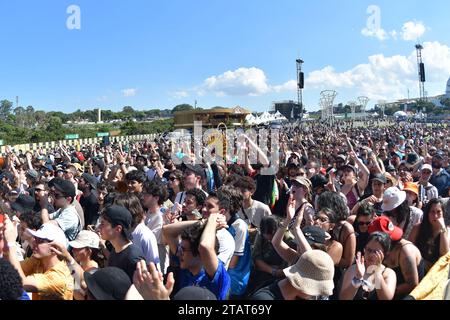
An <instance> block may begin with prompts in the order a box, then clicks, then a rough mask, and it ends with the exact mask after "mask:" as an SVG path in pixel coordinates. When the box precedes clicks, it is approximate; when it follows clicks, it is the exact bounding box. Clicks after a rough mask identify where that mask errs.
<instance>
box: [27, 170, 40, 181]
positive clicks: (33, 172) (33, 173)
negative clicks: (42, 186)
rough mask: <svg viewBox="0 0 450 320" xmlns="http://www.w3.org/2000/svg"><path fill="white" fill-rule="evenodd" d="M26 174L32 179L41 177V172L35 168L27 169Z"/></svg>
mask: <svg viewBox="0 0 450 320" xmlns="http://www.w3.org/2000/svg"><path fill="white" fill-rule="evenodd" d="M25 176H26V177H27V178H29V179H31V180H38V179H39V172H37V171H36V170H34V169H30V170H28V171H27V173H26V174H25Z"/></svg>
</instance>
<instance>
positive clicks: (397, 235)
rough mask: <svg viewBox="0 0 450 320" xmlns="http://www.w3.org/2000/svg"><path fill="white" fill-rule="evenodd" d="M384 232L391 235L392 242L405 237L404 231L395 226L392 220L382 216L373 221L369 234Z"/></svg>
mask: <svg viewBox="0 0 450 320" xmlns="http://www.w3.org/2000/svg"><path fill="white" fill-rule="evenodd" d="M376 231H379V232H384V233H387V234H388V235H389V237H390V238H391V240H392V241H398V240H400V239H401V238H402V236H403V230H402V229H400V228H399V227H396V226H394V224H393V223H392V221H391V220H389V218H388V217H386V216H381V217H379V218H376V219H375V220H373V222H372V223H371V224H370V226H369V233H373V232H376Z"/></svg>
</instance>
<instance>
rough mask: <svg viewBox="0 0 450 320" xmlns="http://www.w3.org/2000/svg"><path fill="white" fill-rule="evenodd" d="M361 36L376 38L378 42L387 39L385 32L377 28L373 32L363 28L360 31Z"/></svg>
mask: <svg viewBox="0 0 450 320" xmlns="http://www.w3.org/2000/svg"><path fill="white" fill-rule="evenodd" d="M361 34H362V35H363V36H365V37H374V38H377V39H378V40H380V41H384V40H387V39H389V36H388V34H387V32H386V31H385V30H384V29H383V28H378V29H374V30H369V29H367V28H364V29H362V30H361Z"/></svg>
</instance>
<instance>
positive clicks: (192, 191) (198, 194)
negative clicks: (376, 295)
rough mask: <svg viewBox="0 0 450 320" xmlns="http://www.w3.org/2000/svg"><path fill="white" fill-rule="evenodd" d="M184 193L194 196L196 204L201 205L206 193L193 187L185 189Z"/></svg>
mask: <svg viewBox="0 0 450 320" xmlns="http://www.w3.org/2000/svg"><path fill="white" fill-rule="evenodd" d="M186 195H191V196H193V197H194V198H195V201H197V206H203V205H204V204H205V201H206V195H205V193H204V192H203V190H201V189H198V188H194V189H190V190H188V191H186Z"/></svg>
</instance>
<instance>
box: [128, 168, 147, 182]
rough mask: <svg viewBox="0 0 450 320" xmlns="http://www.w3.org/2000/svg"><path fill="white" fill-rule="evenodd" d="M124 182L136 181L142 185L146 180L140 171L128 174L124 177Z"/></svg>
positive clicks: (143, 173)
mask: <svg viewBox="0 0 450 320" xmlns="http://www.w3.org/2000/svg"><path fill="white" fill-rule="evenodd" d="M125 180H127V181H133V180H134V181H137V182H139V183H144V182H145V181H146V180H147V176H146V175H145V172H143V171H140V170H133V171H130V172H128V173H127V174H126V175H125Z"/></svg>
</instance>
